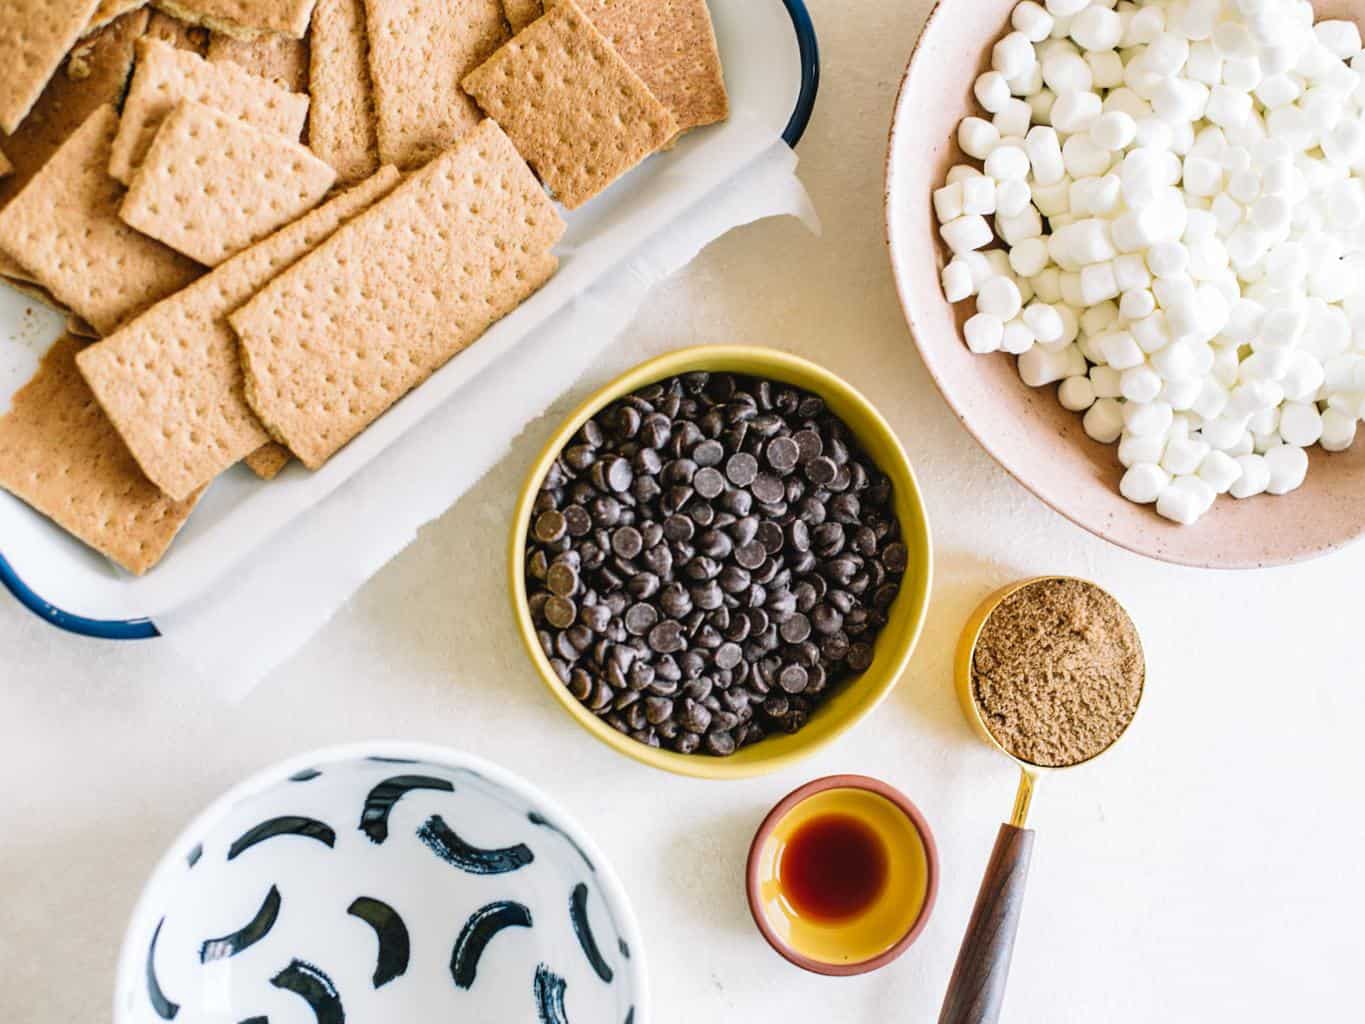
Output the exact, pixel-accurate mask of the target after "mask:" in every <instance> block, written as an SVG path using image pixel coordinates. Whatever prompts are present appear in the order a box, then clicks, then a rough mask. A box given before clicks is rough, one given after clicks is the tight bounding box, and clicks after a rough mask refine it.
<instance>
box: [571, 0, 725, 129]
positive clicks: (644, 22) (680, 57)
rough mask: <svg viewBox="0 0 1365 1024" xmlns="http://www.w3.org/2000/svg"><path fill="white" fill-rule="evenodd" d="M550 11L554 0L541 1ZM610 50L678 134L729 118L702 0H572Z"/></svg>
mask: <svg viewBox="0 0 1365 1024" xmlns="http://www.w3.org/2000/svg"><path fill="white" fill-rule="evenodd" d="M546 2H547V6H549V7H553V6H555V5H556V4H557V3H559V2H560V0H546ZM576 2H577V4H578V6H579V7H580V8H581V9H582V11H583V13H584V14H586V15H587V16H588V19H589V20H590V21H591V22H592V23H593V26H594V27H595V28H596V29H597V31H599V32H601V33H602V35H603V36H605V37H606V39H607V41H608V42H609V43H611V45H612V48H613V49H614V50H616V52H617V53H619V54H620V55H621V58H622V59H623V60H624V61H625V62H626V63H627V64H629V65H630V69H631V70H632V71H634V72H635V73H636V74H637V75H639V76H640V78H641V79H642V80H643V81H644V83H645V85H647V86H649V91H650V92H652V93H653V94H654V95H655V96H656V97H657V98H658V100H659V102H660V103H662V104H663V105H664V106H666V107H667V108H668V109H669V110H670V111H671V112H672V114H673V120H675V121H676V122H677V123H678V131H679V133H681V132H685V131H689V130H690V129H692V128H700V127H702V126H703V125H708V124H714V123H715V122H717V121H724V120H725V119H726V118H727V117H729V116H730V99H729V95H728V94H727V93H726V91H725V72H724V69H723V68H722V67H721V63H720V50H719V48H718V47H717V46H716V29H715V26H714V25H713V24H712V23H711V11H710V10H709V9H708V8H707V6H706V0H576Z"/></svg>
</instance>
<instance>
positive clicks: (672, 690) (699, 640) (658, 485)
mask: <svg viewBox="0 0 1365 1024" xmlns="http://www.w3.org/2000/svg"><path fill="white" fill-rule="evenodd" d="M527 544H528V547H527V551H528V555H527V563H526V581H527V591H528V594H529V603H530V610H531V615H532V618H533V619H534V621H535V624H536V628H537V631H538V636H539V639H540V643H541V646H542V647H543V648H544V651H545V655H546V657H547V658H549V659H550V664H551V665H552V666H553V668H554V671H555V673H556V674H557V675H558V676H559V678H560V679H561V680H562V681H563V682H564V685H565V686H567V687H568V689H569V691H570V692H571V693H572V694H573V695H574V697H575V698H577V699H578V700H579V701H580V702H581V703H582V704H584V705H585V706H586V707H588V708H589V709H590V710H591V711H592V712H593V713H594V714H596V715H598V716H599V717H601V718H602V719H604V720H605V721H606V722H608V723H609V724H610V725H612V726H613V727H614V728H616V729H618V730H620V731H621V732H623V733H626V734H628V735H629V736H631V737H632V738H634V739H636V740H638V741H639V742H641V743H646V744H648V745H650V746H653V747H658V746H666V747H668V748H670V749H672V750H676V751H679V752H681V753H684V754H691V753H695V752H699V751H704V752H705V753H708V754H714V755H717V756H725V755H728V754H733V753H734V752H735V751H736V750H738V749H739V748H740V747H743V746H745V745H747V744H750V743H754V742H756V741H758V740H760V739H762V738H763V737H764V736H765V735H767V734H769V733H771V732H774V731H779V730H780V731H783V732H795V731H797V730H798V729H800V728H801V727H802V726H803V725H805V723H806V721H807V719H808V718H809V717H810V714H811V712H812V711H813V710H814V708H815V707H816V706H817V705H819V704H820V703H821V702H822V701H823V700H825V699H826V698H827V697H828V696H829V695H830V694H831V693H832V692H833V691H834V689H835V687H836V686H837V685H838V684H839V683H840V682H842V681H843V680H845V679H846V678H848V677H850V676H853V675H857V674H859V673H861V672H862V671H863V670H865V669H866V668H867V667H868V666H869V665H870V664H871V663H872V649H873V642H874V641H875V640H876V637H877V633H878V632H879V631H880V630H881V628H882V626H884V625H885V624H886V616H887V610H888V609H889V608H890V606H891V603H892V602H893V601H894V600H895V598H896V594H897V592H898V591H899V589H900V583H901V579H902V578H903V576H904V574H905V570H906V560H907V558H906V548H905V545H904V544H903V543H901V541H900V533H899V526H898V524H897V521H896V516H895V513H894V511H893V509H892V495H891V483H890V481H889V480H888V479H887V478H886V477H885V476H884V475H883V474H882V473H881V472H880V471H879V470H878V469H877V467H876V466H875V464H874V463H873V462H872V460H871V459H870V458H868V456H867V455H866V454H864V453H863V452H862V451H861V449H860V448H859V447H858V445H857V443H856V441H855V440H854V438H853V436H852V435H851V433H850V432H849V430H848V428H847V427H846V426H845V425H844V424H843V422H842V421H841V420H839V419H838V418H837V417H836V416H834V415H833V414H831V413H830V412H829V411H828V410H827V409H826V408H825V403H824V402H823V400H821V399H820V398H819V397H818V396H816V395H813V394H810V393H808V392H805V391H801V390H799V389H797V388H794V387H791V386H789V385H787V384H782V383H779V382H775V381H769V380H761V379H754V378H749V377H740V376H734V375H731V374H723V373H714V374H711V373H689V374H685V375H683V376H681V377H674V378H670V379H668V380H664V381H661V382H659V383H657V384H651V385H649V386H648V387H645V388H643V389H641V390H639V391H637V392H635V393H634V394H632V395H629V396H628V397H626V398H624V399H622V400H621V401H619V402H616V403H614V404H613V405H611V406H609V407H607V408H606V409H604V410H603V411H602V412H601V413H600V414H598V415H597V416H596V417H595V418H593V419H591V420H589V421H588V422H587V423H585V424H584V425H583V427H582V429H581V430H580V431H579V432H578V433H577V434H576V435H575V437H574V439H573V441H572V443H571V444H570V445H569V446H568V447H567V448H565V450H564V451H563V452H561V453H560V456H559V458H558V459H557V460H556V461H555V463H554V464H553V465H552V466H551V468H550V471H549V473H548V474H547V476H546V479H545V483H544V486H543V489H542V490H541V493H540V494H539V495H538V496H537V499H536V504H535V509H534V512H533V514H532V518H531V527H530V534H529V536H528V537H527Z"/></svg>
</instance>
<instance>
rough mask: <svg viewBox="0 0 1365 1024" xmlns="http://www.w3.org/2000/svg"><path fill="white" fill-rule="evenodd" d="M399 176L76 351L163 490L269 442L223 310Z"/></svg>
mask: <svg viewBox="0 0 1365 1024" xmlns="http://www.w3.org/2000/svg"><path fill="white" fill-rule="evenodd" d="M397 183H398V172H397V171H396V170H395V169H394V168H392V167H386V168H384V169H383V170H381V171H380V172H379V173H378V174H376V175H375V176H374V177H372V178H371V179H369V180H368V181H366V182H364V183H362V184H361V185H358V186H356V187H355V188H354V189H352V190H351V191H349V192H345V193H342V194H341V195H340V196H338V197H337V198H336V199H333V200H332V201H331V202H329V203H327V204H326V205H325V206H323V207H321V208H319V209H317V210H314V211H313V212H312V213H310V214H309V215H308V216H306V217H304V218H303V219H302V220H299V221H296V222H294V223H293V224H291V225H289V227H287V228H285V229H284V230H283V231H281V232H279V233H278V234H276V235H273V236H272V237H270V238H268V239H267V240H266V241H264V242H262V243H261V244H260V245H257V246H255V247H253V248H251V249H248V250H247V251H246V252H244V253H242V254H241V255H240V256H238V257H236V258H235V259H232V260H229V261H228V262H227V263H224V264H223V265H222V266H221V267H219V268H218V269H217V270H215V271H213V273H211V274H209V275H208V276H207V277H205V278H204V279H203V280H201V281H198V282H196V283H195V284H193V285H191V286H190V287H189V288H187V289H185V290H184V291H182V292H180V293H178V294H176V295H173V296H171V297H170V298H169V299H166V300H165V301H164V302H160V303H158V304H157V305H156V306H153V307H152V308H151V309H149V310H148V311H147V312H146V313H144V314H143V315H142V316H140V317H138V318H137V319H136V320H134V321H133V322H132V323H130V324H128V326H127V327H125V328H124V329H123V330H121V331H119V332H118V333H116V334H113V335H111V336H110V337H108V338H106V339H105V340H104V341H102V342H100V343H98V344H96V345H92V346H91V347H90V348H89V349H87V350H86V351H85V352H82V353H81V356H80V368H81V372H82V373H83V374H85V378H86V380H87V381H88V382H89V384H90V386H91V388H92V389H93V390H94V392H95V395H96V397H97V398H98V399H99V401H100V404H101V405H102V406H103V407H104V410H105V412H106V413H107V414H108V415H109V417H110V419H111V420H112V421H113V423H114V425H115V428H116V429H117V430H118V432H119V433H120V434H121V435H122V436H123V439H124V442H125V443H126V444H127V445H128V447H129V449H130V450H131V451H132V453H133V457H134V458H135V459H136V460H137V462H138V465H140V466H141V467H142V471H143V472H144V473H145V474H146V475H147V477H148V478H149V479H150V480H151V481H152V482H153V483H155V484H156V485H157V486H158V487H159V488H161V489H162V490H163V491H165V492H166V493H167V494H168V495H170V496H172V497H176V498H180V497H184V496H185V495H187V494H191V493H193V492H194V490H195V489H196V488H199V487H202V486H203V485H204V484H206V483H208V482H209V481H210V480H212V479H213V478H214V477H215V476H217V475H218V474H219V473H221V472H222V471H223V470H225V469H227V468H228V467H229V466H231V465H232V464H233V463H235V462H237V461H239V460H240V459H242V458H244V457H245V456H247V455H249V454H250V453H251V452H253V451H255V450H256V449H257V448H259V447H261V445H263V444H265V443H266V442H268V441H269V440H270V437H269V436H268V435H267V434H266V432H265V430H264V429H263V428H262V427H261V424H260V423H259V422H258V421H257V419H256V417H255V415H254V414H253V413H252V411H251V409H250V408H249V407H248V406H247V404H246V401H245V399H244V397H243V393H242V365H241V360H240V358H239V357H238V350H237V339H236V337H235V336H234V335H233V333H232V329H231V328H230V327H229V326H228V322H227V316H228V314H229V313H231V312H232V311H233V310H235V309H236V308H237V307H239V306H240V305H242V303H244V302H246V301H247V300H248V299H249V298H251V296H252V295H254V294H255V293H256V292H257V291H259V290H260V289H261V288H262V287H263V286H264V285H265V284H266V283H267V282H269V281H270V280H271V279H272V278H274V277H275V276H276V275H277V274H279V273H281V272H282V271H283V270H285V269H286V268H287V267H289V266H290V265H292V264H293V263H295V262H296V261H297V260H299V259H301V258H302V257H303V256H304V255H306V254H307V253H308V252H310V251H311V250H312V249H314V248H315V247H317V246H318V245H319V244H320V243H321V242H322V241H323V240H324V239H326V238H327V237H329V236H330V235H331V234H332V233H333V232H334V231H336V229H337V228H338V227H339V226H340V225H341V224H343V223H344V222H345V221H347V220H349V219H350V218H352V217H354V216H356V215H357V214H358V213H359V212H360V211H362V210H364V209H365V208H367V207H369V206H370V205H371V204H373V203H374V202H376V201H377V200H378V199H379V198H380V197H382V196H384V195H386V194H387V193H388V192H389V191H390V190H391V189H393V188H394V186H395V185H397Z"/></svg>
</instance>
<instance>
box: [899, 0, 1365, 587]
mask: <svg viewBox="0 0 1365 1024" xmlns="http://www.w3.org/2000/svg"><path fill="white" fill-rule="evenodd" d="M948 7H949V4H948V3H947V0H935V2H934V5H933V7H932V8H930V11H929V14H928V17H927V18H926V19H925V22H924V27H923V29H921V31H920V33H919V35H918V36H917V37H916V39H915V43H914V46H913V47H912V48H911V50H910V56H909V58H908V59H907V60H906V64H905V70H904V71H903V72H902V74H901V79H900V84H899V86H898V87H897V90H896V98H895V101H894V102H893V103H892V106H891V121H890V125H889V127H888V129H887V144H886V157H885V161H884V164H883V176H882V223H883V230H884V237H885V242H886V248H887V251H888V257H889V262H890V264H891V279H892V281H893V282H894V284H895V288H896V299H897V302H898V304H899V305H900V308H901V313H902V316H903V317H904V319H905V323H906V326H907V328H908V329H909V331H910V338H911V340H912V341H913V342H914V344H915V349H916V350H917V351H918V352H919V355H920V361H921V362H922V363H923V364H924V368H925V369H926V370H927V371H928V373H929V377H930V379H931V380H932V381H933V382H934V387H935V389H937V391H938V393H939V395H940V396H941V397H942V399H943V401H944V404H946V405H947V406H948V409H949V410H950V411H951V412H952V414H953V416H954V417H955V418H956V419H957V421H958V423H959V424H961V426H962V427H963V429H965V430H966V431H967V434H968V435H969V436H970V437H971V438H972V440H974V441H975V442H976V443H977V444H978V445H979V446H980V447H981V448H982V450H983V451H985V452H986V454H987V455H989V456H990V457H991V458H992V459H993V460H994V461H995V463H996V464H997V465H999V466H1000V467H1001V468H1002V469H1004V470H1005V472H1006V473H1008V474H1009V475H1010V476H1011V477H1013V478H1014V480H1016V481H1017V482H1018V483H1019V484H1020V485H1021V486H1022V487H1023V488H1024V489H1025V490H1026V491H1028V492H1029V494H1031V495H1032V496H1033V497H1034V498H1036V499H1037V500H1038V501H1040V502H1042V503H1043V504H1044V505H1045V506H1046V507H1048V508H1050V509H1051V510H1052V511H1053V512H1055V513H1057V514H1058V515H1059V516H1061V517H1062V518H1064V519H1066V520H1068V521H1069V522H1071V523H1074V524H1075V525H1077V526H1079V527H1080V528H1081V529H1083V530H1085V531H1086V532H1087V533H1089V534H1091V535H1093V536H1095V537H1098V538H1100V539H1101V540H1103V541H1106V542H1108V543H1110V544H1113V545H1114V546H1115V547H1118V548H1122V549H1123V550H1125V551H1129V552H1131V553H1133V554H1135V555H1140V556H1141V557H1143V558H1150V559H1152V560H1153V561H1157V562H1162V563H1165V564H1167V565H1179V566H1184V567H1186V568H1191V569H1215V570H1219V571H1223V572H1235V571H1241V570H1248V569H1270V568H1278V567H1280V566H1286V565H1297V564H1301V563H1304V562H1310V561H1315V560H1317V559H1319V558H1324V557H1326V556H1328V555H1331V554H1334V553H1335V552H1337V551H1340V550H1342V549H1343V548H1345V547H1347V546H1349V545H1351V544H1354V543H1357V542H1359V541H1360V540H1361V539H1362V537H1365V527H1362V528H1361V530H1359V531H1357V532H1356V533H1354V534H1352V535H1350V536H1345V537H1340V538H1337V539H1335V540H1332V541H1330V542H1328V543H1325V544H1322V545H1320V546H1318V547H1314V548H1312V549H1310V550H1305V551H1302V552H1299V553H1297V554H1293V555H1285V556H1279V557H1272V558H1268V559H1256V558H1249V557H1242V558H1223V559H1219V560H1214V561H1211V560H1209V559H1208V558H1205V557H1200V556H1197V555H1181V554H1179V553H1173V552H1170V551H1168V550H1167V549H1165V548H1164V547H1158V546H1152V545H1144V544H1142V543H1141V542H1139V541H1137V540H1132V539H1129V537H1128V535H1127V534H1126V533H1119V534H1117V535H1115V534H1113V533H1111V532H1109V531H1106V530H1105V528H1104V524H1103V523H1100V522H1092V521H1088V520H1087V519H1086V518H1085V517H1084V516H1083V515H1082V514H1081V513H1080V512H1079V511H1075V510H1072V509H1070V508H1069V507H1065V506H1064V505H1063V504H1061V503H1059V502H1058V501H1057V500H1055V499H1054V498H1053V497H1051V496H1049V495H1048V494H1046V493H1044V492H1043V491H1041V490H1039V489H1038V488H1036V487H1035V486H1034V484H1033V483H1031V482H1030V481H1029V479H1028V478H1027V475H1026V474H1025V473H1024V472H1023V471H1021V470H1019V469H1017V468H1016V466H1015V464H1014V460H1013V459H1012V458H1011V457H1010V456H1009V455H1008V454H1006V453H1005V452H1004V451H1003V450H1002V449H1001V447H1000V446H999V445H996V444H994V443H992V442H991V441H990V440H989V438H988V437H987V436H986V435H983V434H982V433H981V432H979V431H978V430H977V428H976V426H975V424H974V422H973V421H972V420H971V419H970V418H969V417H968V416H967V415H965V414H964V412H963V411H962V409H961V407H960V406H959V403H958V401H957V400H956V399H955V397H954V396H953V394H952V393H951V391H950V389H949V388H948V386H947V385H946V384H945V383H944V381H943V380H942V378H941V377H940V374H939V372H938V370H937V368H936V367H935V364H934V361H933V360H932V359H931V358H930V357H929V354H928V352H927V350H926V348H925V346H924V345H923V344H922V343H921V341H920V333H921V331H920V325H919V320H918V316H917V312H916V307H915V305H914V303H913V302H912V301H911V298H910V296H909V293H908V287H907V285H906V284H905V282H904V280H903V277H902V274H901V272H900V260H899V258H898V257H899V254H900V253H901V251H902V250H903V249H904V248H905V247H906V246H907V245H909V244H910V243H909V242H907V241H904V239H903V234H902V232H901V231H900V230H898V228H897V226H896V221H895V217H894V210H893V198H892V195H893V184H894V175H895V174H896V171H897V168H898V167H899V163H900V161H898V159H897V155H896V151H897V143H898V141H899V138H900V136H901V135H902V133H907V134H908V129H907V128H906V127H905V125H904V124H903V123H902V114H903V111H904V110H905V109H908V106H907V101H906V97H907V95H908V93H909V90H910V86H911V82H912V79H913V78H914V74H915V71H916V69H917V66H918V63H919V57H920V54H921V50H922V49H923V48H924V44H925V42H926V40H927V39H928V38H929V36H930V34H931V32H932V30H933V29H934V27H935V25H936V24H937V22H938V20H939V19H940V18H942V17H944V16H946V12H947V10H948ZM1007 24H1008V23H1006V24H1005V25H1002V26H1001V28H1002V29H1003V28H1006V27H1007ZM923 198H924V202H925V203H926V204H927V203H928V202H929V196H928V195H925V196H924V197H923ZM944 301H947V300H944ZM1116 458H1117V457H1116ZM1152 514H1153V515H1155V513H1154V512H1153V513H1152Z"/></svg>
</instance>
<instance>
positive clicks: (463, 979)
mask: <svg viewBox="0 0 1365 1024" xmlns="http://www.w3.org/2000/svg"><path fill="white" fill-rule="evenodd" d="M530 927H531V911H529V910H528V909H527V908H526V907H525V906H524V905H522V904H520V903H513V902H511V901H507V900H504V901H502V902H499V903H490V904H488V906H486V907H480V908H479V909H478V910H476V911H474V913H472V914H470V915H469V920H468V921H466V922H465V925H464V927H463V928H462V929H460V937H459V938H458V939H456V940H455V949H454V950H453V951H452V952H451V954H450V974H451V976H452V977H453V978H454V979H455V985H456V987H458V988H464V989H467V988H470V987H472V986H473V984H474V976H475V975H476V974H477V973H478V970H479V957H481V956H483V951H484V948H485V947H486V946H487V945H488V943H489V942H491V941H492V939H493V936H494V935H497V934H498V932H500V931H502V930H503V929H504V928H530Z"/></svg>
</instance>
